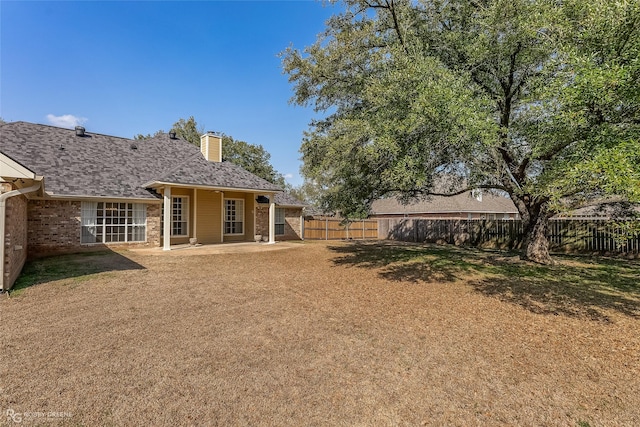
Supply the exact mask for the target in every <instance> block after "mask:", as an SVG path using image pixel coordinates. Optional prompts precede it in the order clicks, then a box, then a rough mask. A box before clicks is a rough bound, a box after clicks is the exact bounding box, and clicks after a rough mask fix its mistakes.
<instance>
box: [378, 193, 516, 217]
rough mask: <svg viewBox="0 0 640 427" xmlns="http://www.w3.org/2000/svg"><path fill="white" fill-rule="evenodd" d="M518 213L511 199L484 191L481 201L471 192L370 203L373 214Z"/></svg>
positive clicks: (381, 200) (382, 200)
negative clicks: (422, 198)
mask: <svg viewBox="0 0 640 427" xmlns="http://www.w3.org/2000/svg"><path fill="white" fill-rule="evenodd" d="M454 212H458V213H462V212H464V213H470V212H474V213H513V214H516V213H518V210H517V209H516V207H515V205H514V204H513V202H512V201H511V199H509V198H507V197H502V196H497V195H494V194H491V193H487V192H484V193H483V195H482V201H479V200H478V199H477V198H475V197H472V195H471V192H467V193H463V194H459V195H457V196H451V197H444V196H432V197H431V198H429V199H427V200H416V201H413V202H410V203H409V204H407V205H404V204H402V203H401V202H400V201H399V200H398V199H395V198H388V199H380V200H376V201H375V202H373V203H372V204H371V213H372V214H373V215H402V214H407V215H409V214H439V213H454Z"/></svg>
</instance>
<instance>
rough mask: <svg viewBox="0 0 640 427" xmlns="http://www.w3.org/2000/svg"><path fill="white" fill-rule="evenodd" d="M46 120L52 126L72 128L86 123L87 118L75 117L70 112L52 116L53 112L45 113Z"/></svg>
mask: <svg viewBox="0 0 640 427" xmlns="http://www.w3.org/2000/svg"><path fill="white" fill-rule="evenodd" d="M47 120H48V121H49V123H51V124H52V125H54V126H59V127H61V128H69V129H73V128H75V127H76V126H79V125H82V124H84V123H86V121H87V120H88V119H86V118H84V117H76V116H74V115H72V114H63V115H62V116H54V115H53V114H47Z"/></svg>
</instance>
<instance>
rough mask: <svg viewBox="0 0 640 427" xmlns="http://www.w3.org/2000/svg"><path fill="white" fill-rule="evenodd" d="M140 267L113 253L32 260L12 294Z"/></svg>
mask: <svg viewBox="0 0 640 427" xmlns="http://www.w3.org/2000/svg"><path fill="white" fill-rule="evenodd" d="M140 268H142V267H141V266H140V265H137V264H136V263H134V262H132V261H131V260H129V259H128V258H126V257H123V256H122V255H119V254H118V253H117V252H112V251H97V252H87V253H80V254H71V255H60V256H56V257H48V258H41V259H36V260H33V261H29V262H27V263H26V264H25V266H24V268H23V269H22V273H21V274H20V276H19V277H18V279H17V280H16V282H15V284H14V286H13V288H12V289H11V294H12V295H13V296H18V295H20V294H21V293H22V292H23V291H24V290H25V289H26V288H29V287H31V286H34V285H39V284H42V283H49V282H54V281H65V280H66V282H65V283H66V284H71V283H81V282H84V281H86V280H90V279H91V276H92V275H93V274H96V273H101V272H105V271H113V270H129V269H140Z"/></svg>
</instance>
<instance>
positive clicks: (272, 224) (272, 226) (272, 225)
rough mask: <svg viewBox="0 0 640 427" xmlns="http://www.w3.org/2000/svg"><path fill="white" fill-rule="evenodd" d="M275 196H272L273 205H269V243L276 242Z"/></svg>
mask: <svg viewBox="0 0 640 427" xmlns="http://www.w3.org/2000/svg"><path fill="white" fill-rule="evenodd" d="M275 198H276V196H275V194H273V195H272V196H271V203H270V204H269V243H275V242H276V202H275Z"/></svg>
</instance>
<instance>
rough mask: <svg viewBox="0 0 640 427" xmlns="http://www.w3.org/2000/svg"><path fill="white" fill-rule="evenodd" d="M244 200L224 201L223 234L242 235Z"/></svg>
mask: <svg viewBox="0 0 640 427" xmlns="http://www.w3.org/2000/svg"><path fill="white" fill-rule="evenodd" d="M243 230H244V200H242V199H225V201H224V234H244V231H243Z"/></svg>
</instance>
